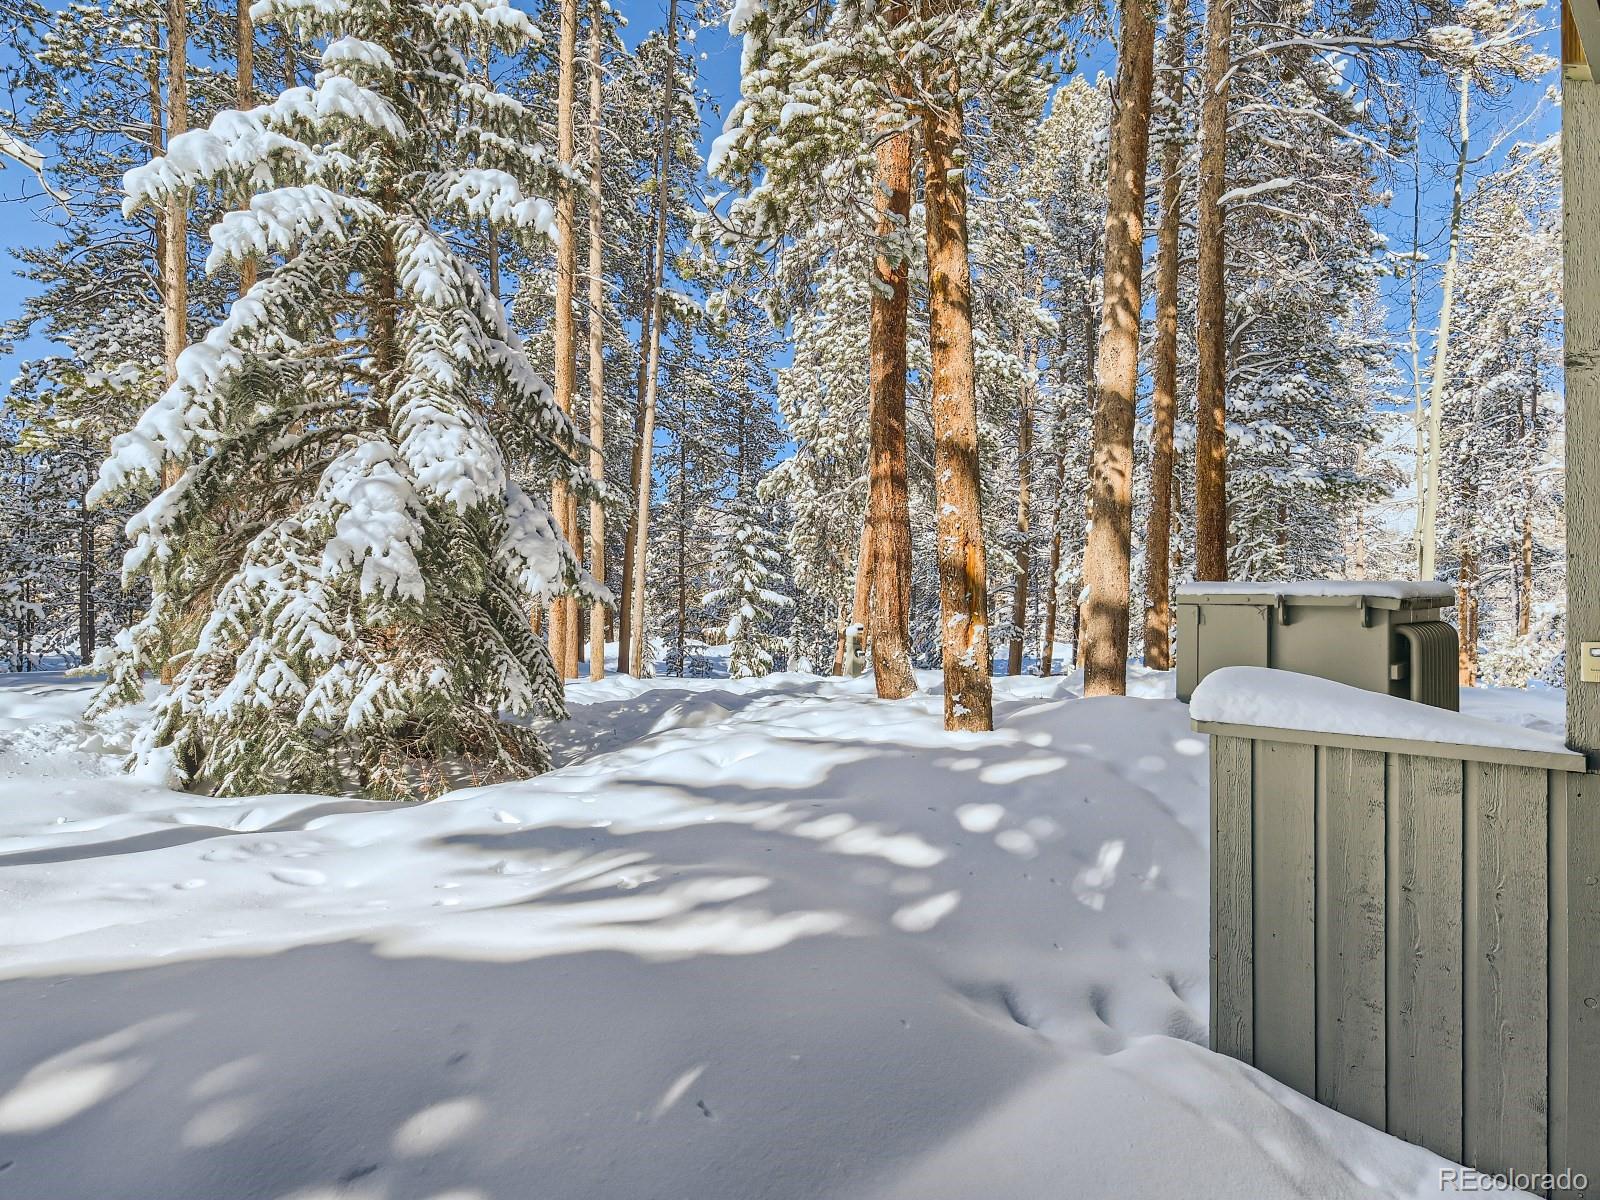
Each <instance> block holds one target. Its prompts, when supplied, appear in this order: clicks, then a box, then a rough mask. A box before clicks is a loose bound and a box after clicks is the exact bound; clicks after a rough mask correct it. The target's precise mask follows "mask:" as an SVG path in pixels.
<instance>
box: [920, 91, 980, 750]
mask: <svg viewBox="0 0 1600 1200" xmlns="http://www.w3.org/2000/svg"><path fill="white" fill-rule="evenodd" d="M930 74H931V76H932V77H931V78H930V79H929V80H928V81H927V86H926V91H927V93H928V95H929V97H930V99H929V102H928V104H927V107H925V108H924V110H923V113H922V153H923V187H924V193H925V195H924V203H925V207H926V210H927V253H928V341H929V347H930V350H931V358H932V362H933V436H934V457H933V474H934V506H935V508H936V509H937V511H938V514H939V516H938V525H937V532H938V562H939V609H940V617H941V631H942V635H943V638H942V640H943V643H944V724H945V728H946V729H968V730H988V729H992V728H994V708H993V697H992V684H991V683H990V680H989V670H990V657H989V588H988V579H987V568H986V565H985V563H984V551H983V515H982V507H981V490H980V489H981V486H982V483H981V476H980V470H979V463H978V405H977V395H976V392H975V390H974V380H973V373H974V371H973V348H972V273H971V263H970V262H969V260H968V256H967V185H966V166H965V163H966V153H965V148H964V146H963V132H964V131H963V129H962V111H961V89H960V76H959V67H958V66H957V65H956V64H955V63H954V62H945V63H940V64H938V65H937V66H935V67H934V68H933V70H932V71H931V73H930Z"/></svg>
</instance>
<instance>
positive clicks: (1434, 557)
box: [1420, 71, 1477, 675]
mask: <svg viewBox="0 0 1600 1200" xmlns="http://www.w3.org/2000/svg"><path fill="white" fill-rule="evenodd" d="M1459 93H1460V101H1459V114H1458V137H1457V141H1456V173H1455V183H1454V186H1453V189H1452V191H1451V193H1450V252H1449V254H1448V255H1447V256H1446V258H1445V260H1444V279H1443V280H1442V281H1441V283H1440V285H1439V332H1438V336H1437V337H1435V339H1434V343H1433V381H1432V383H1431V385H1430V386H1429V389H1428V478H1427V495H1426V500H1425V501H1424V503H1423V509H1422V560H1421V564H1420V574H1421V575H1422V578H1423V579H1432V578H1433V577H1434V575H1435V574H1436V573H1437V572H1438V558H1439V487H1440V482H1439V480H1440V458H1441V453H1442V451H1443V446H1442V445H1441V442H1440V439H1441V437H1442V433H1441V426H1442V424H1443V421H1442V418H1443V414H1444V384H1445V377H1446V375H1447V373H1448V372H1449V369H1450V317H1451V311H1452V309H1453V308H1454V305H1455V292H1456V273H1457V272H1456V262H1457V256H1458V254H1459V251H1460V243H1461V197H1462V187H1461V184H1462V180H1463V179H1464V178H1465V177H1466V173H1467V151H1468V146H1469V144H1470V142H1471V126H1470V125H1469V124H1468V115H1469V106H1470V102H1471V98H1472V77H1471V75H1470V74H1469V73H1468V72H1466V71H1463V72H1462V73H1461V83H1460V86H1459ZM1462 647H1463V650H1462V653H1463V654H1465V652H1466V651H1465V647H1466V640H1465V638H1463V639H1462ZM1476 665H1477V659H1476V654H1475V653H1474V659H1473V671H1474V675H1476Z"/></svg>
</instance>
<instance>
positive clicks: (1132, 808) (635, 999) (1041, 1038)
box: [0, 675, 1444, 1200]
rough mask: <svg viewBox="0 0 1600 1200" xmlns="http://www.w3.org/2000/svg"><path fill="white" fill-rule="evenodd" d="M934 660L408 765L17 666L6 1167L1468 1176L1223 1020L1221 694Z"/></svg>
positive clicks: (336, 1182) (619, 1186)
mask: <svg viewBox="0 0 1600 1200" xmlns="http://www.w3.org/2000/svg"><path fill="white" fill-rule="evenodd" d="M934 683H935V680H934V679H933V678H932V677H925V678H924V679H923V684H924V691H923V692H922V693H920V694H919V695H918V696H916V697H914V698H912V699H910V700H907V701H902V702H898V703H884V702H880V701H878V700H877V699H876V698H875V697H874V696H873V695H872V692H871V681H870V680H865V681H863V680H848V681H846V680H828V679H819V678H815V677H809V676H798V675H784V676H774V677H770V678H768V679H766V680H760V681H757V680H741V681H736V682H728V681H706V682H704V683H700V682H694V683H686V682H680V681H671V680H656V681H649V682H640V681H638V680H631V679H621V680H619V679H608V680H606V681H604V682H602V683H598V684H578V685H573V686H571V687H570V689H569V692H570V698H571V707H572V711H573V714H574V719H573V720H572V721H571V722H570V723H568V724H567V725H565V726H560V727H556V728H555V729H553V730H552V731H551V741H552V746H553V749H554V751H555V754H556V758H557V761H558V762H560V763H562V764H564V765H563V766H562V767H561V768H560V769H557V770H554V771H552V772H550V773H549V774H546V775H544V776H541V777H540V778H537V779H534V780H530V781H527V782H522V783H512V784H506V785H501V786H496V787H487V788H481V789H469V790H465V791H458V792H453V793H450V794H448V795H446V796H444V797H442V798H440V799H439V800H437V801H434V802H432V803H429V804H423V805H415V806H399V805H378V804H369V803H366V802H363V801H358V800H349V799H341V798H336V797H327V796H320V797H319V796H260V797H252V798H248V799H242V800H216V799H210V798H206V797H198V796H189V795H183V794H179V793H175V792H170V791H166V790H164V789H162V788H159V787H157V786H154V785H152V784H149V783H143V782H139V781H137V780H133V779H129V778H128V777H126V776H123V775H120V774H119V773H118V771H117V768H118V765H119V763H120V762H121V761H122V758H123V750H122V749H120V748H119V746H120V745H121V743H122V741H123V740H124V736H125V735H124V733H123V732H121V731H119V729H118V728H116V727H113V726H110V725H107V724H105V723H101V724H98V725H95V726H90V725H87V724H85V723H83V722H81V721H79V720H78V719H77V718H76V717H75V716H74V715H73V711H74V709H75V708H76V707H77V706H79V705H81V703H82V700H83V692H82V688H83V686H84V685H81V684H77V683H73V682H69V681H63V680H60V679H55V680H49V679H46V680H39V679H34V680H31V681H27V682H25V683H14V682H13V679H9V678H0V791H3V793H4V794H5V797H6V798H5V801H4V803H3V804H0V867H3V868H4V878H5V887H6V893H7V896H6V898H7V916H6V920H5V922H4V924H3V926H0V945H3V953H0V1006H3V1010H4V1012H5V1014H6V1028H7V1034H8V1036H7V1037H6V1038H4V1039H0V1164H4V1167H3V1168H0V1170H3V1172H4V1188H3V1191H4V1194H5V1196H6V1197H7V1200H35V1198H37V1200H61V1198H62V1197H77V1196H84V1197H87V1196H93V1197H96V1200H148V1198H149V1197H152V1196H160V1197H162V1198H163V1200H246V1198H250V1200H253V1198H256V1197H260V1198H265V1200H313V1198H322V1197H330V1198H331V1197H334V1196H339V1197H355V1198H357V1200H444V1198H446V1197H449V1198H450V1200H491V1198H492V1200H516V1198H519V1197H524V1196H532V1195H540V1196H550V1197H560V1198H561V1200H590V1198H592V1200H617V1198H619V1197H629V1196H657V1197H664V1198H673V1200H676V1198H684V1200H688V1198H691V1197H693V1198H699V1197H719V1198H720V1197H730V1198H731V1197H740V1198H745V1197H749V1198H754V1197H763V1198H765V1197H776V1198H791V1197H792V1198H794V1200H802V1198H806V1200H809V1198H814V1197H829V1198H858V1197H859V1198H862V1200H867V1198H883V1200H889V1198H905V1200H911V1198H913V1197H915V1198H917V1200H927V1198H930V1197H933V1198H938V1197H950V1198H965V1197H974V1198H979V1197H981V1198H988V1197H991V1196H997V1195H998V1196H1006V1197H1008V1198H1017V1200H1030V1198H1034V1197H1037V1198H1039V1200H1044V1198H1046V1197H1050V1198H1055V1197H1060V1196H1063V1195H1071V1196H1083V1197H1099V1196H1105V1197H1110V1196H1127V1195H1146V1194H1152V1193H1154V1194H1161V1195H1166V1194H1171V1195H1189V1196H1216V1197H1236V1196H1251V1197H1263V1198H1268V1197H1278V1196H1283V1197H1288V1196H1304V1195H1317V1196H1327V1197H1344V1196H1351V1197H1355V1196H1373V1195H1381V1196H1413V1195H1418V1196H1420V1195H1435V1196H1436V1195H1438V1194H1439V1188H1438V1178H1439V1177H1438V1171H1439V1169H1440V1168H1441V1167H1442V1166H1444V1164H1443V1163H1442V1161H1441V1160H1439V1159H1437V1158H1435V1157H1434V1156H1432V1155H1430V1154H1427V1153H1426V1152H1424V1151H1422V1150H1420V1149H1417V1148H1415V1147H1411V1146H1407V1145H1404V1144H1402V1143H1399V1142H1397V1141H1395V1140H1393V1139H1391V1138H1388V1137H1387V1136H1385V1135H1383V1134H1380V1133H1377V1132H1375V1131H1373V1130H1369V1129H1366V1128H1364V1127H1362V1126H1359V1125H1357V1124H1355V1123H1353V1122H1351V1121H1348V1120H1346V1119H1345V1118H1342V1117H1339V1116H1337V1115H1335V1114H1333V1113H1330V1112H1328V1111H1326V1110H1324V1109H1321V1108H1319V1107H1318V1106H1317V1105H1315V1104H1313V1103H1312V1102H1310V1101H1308V1100H1305V1099H1303V1098H1301V1097H1298V1096H1295V1095H1294V1094H1292V1093H1290V1092H1288V1091H1286V1090H1285V1089H1283V1088H1281V1087H1279V1086H1278V1085H1277V1084H1275V1083H1273V1082H1271V1081H1270V1080H1267V1079H1265V1078H1264V1077H1263V1076H1261V1075H1259V1074H1258V1073H1256V1072H1255V1071H1253V1070H1252V1069H1251V1068H1249V1067H1246V1066H1243V1065H1242V1064H1239V1063H1236V1062H1233V1061H1231V1060H1228V1059H1225V1058H1221V1057H1218V1056H1215V1055H1212V1054H1211V1053H1209V1052H1208V1051H1206V1050H1205V1049H1203V1043H1204V1039H1205V1020H1206V1013H1205V1008H1206V1000H1207V987H1206V970H1207V966H1206V928H1207V918H1206V905H1207V896H1208V890H1207V881H1206V848H1205V836H1206V826H1207V821H1206V799H1205V775H1206V758H1205V739H1204V738H1203V737H1202V736H1199V735H1197V734H1195V733H1193V732H1191V731H1190V729H1189V727H1188V723H1187V716H1188V714H1187V712H1186V711H1185V709H1184V707H1183V706H1182V705H1179V704H1177V703H1175V702H1174V701H1172V700H1171V699H1169V698H1151V699H1135V698H1129V699H1121V698H1114V699H1112V698H1108V699H1096V700H1084V699H1080V698H1078V696H1077V694H1076V690H1077V689H1076V686H1075V681H1072V680H1060V679H1048V680H1047V679H1037V678H1035V679H1020V680H1016V681H1011V680H1000V681H997V705H996V715H997V719H998V723H999V728H998V730H997V732H995V733H992V734H949V733H945V732H944V731H943V730H942V729H941V728H940V710H941V705H942V701H941V698H940V697H939V696H938V695H937V694H935V692H934V691H933V684H934ZM1138 686H1139V688H1140V690H1141V691H1143V692H1146V693H1150V694H1158V693H1159V694H1162V695H1164V696H1166V697H1170V695H1171V679H1170V676H1157V675H1142V676H1141V677H1140V679H1139V681H1138ZM96 739H98V741H97V740H96Z"/></svg>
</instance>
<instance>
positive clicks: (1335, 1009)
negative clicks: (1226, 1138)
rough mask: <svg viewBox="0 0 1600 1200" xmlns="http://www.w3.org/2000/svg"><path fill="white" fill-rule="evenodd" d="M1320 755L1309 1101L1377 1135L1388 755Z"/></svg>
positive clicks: (1382, 1084) (1329, 751)
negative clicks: (1313, 1074) (1313, 1085)
mask: <svg viewBox="0 0 1600 1200" xmlns="http://www.w3.org/2000/svg"><path fill="white" fill-rule="evenodd" d="M1318 757H1319V760H1320V761H1319V764H1318V768H1317V781H1318V786H1317V859H1316V892H1317V908H1316V912H1317V930H1318V936H1317V977H1316V978H1317V1005H1316V1017H1317V1059H1316V1068H1317V1099H1318V1100H1319V1101H1321V1102H1322V1103H1323V1104H1326V1105H1327V1106H1328V1107H1329V1108H1334V1109H1337V1110H1338V1111H1339V1112H1342V1113H1344V1114H1346V1115H1347V1116H1351V1117H1354V1118H1356V1120H1358V1121H1365V1122H1366V1123H1367V1124H1369V1125H1375V1126H1377V1127H1378V1128H1380V1129H1381V1128H1383V1126H1384V1123H1385V1118H1386V1102H1385V1101H1386V1097H1385V1093H1386V1086H1387V1073H1386V1066H1385V1041H1386V1033H1387V1031H1386V1028H1385V1021H1384V1008H1385V987H1384V967H1385V964H1384V910H1385V903H1384V901H1385V895H1384V891H1385V880H1386V876H1385V871H1384V857H1385V854H1384V852H1385V844H1384V808H1385V806H1384V774H1385V766H1386V759H1387V756H1386V755H1385V754H1383V753H1382V752H1380V751H1376V750H1347V749H1342V748H1340V747H1338V746H1324V747H1319V748H1318Z"/></svg>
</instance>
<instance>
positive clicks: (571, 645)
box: [550, 0, 578, 679]
mask: <svg viewBox="0 0 1600 1200" xmlns="http://www.w3.org/2000/svg"><path fill="white" fill-rule="evenodd" d="M577 51H578V0H561V33H560V49H559V52H558V74H557V78H556V158H557V160H558V161H559V162H560V164H561V173H560V174H559V176H558V178H557V181H556V236H557V242H556V311H555V319H554V322H553V325H554V334H555V395H556V407H557V408H559V409H560V410H561V411H562V412H563V413H566V414H568V415H569V416H570V415H571V413H572V399H573V393H574V392H575V391H576V390H577V382H578V376H577V361H578V360H577V330H576V327H575V322H574V320H573V311H572V300H573V290H574V284H575V282H576V277H577V274H578V239H577V237H576V233H577V230H576V228H575V227H576V224H577V221H576V210H575V205H574V197H573V194H572V179H571V171H572V160H573V154H574V134H573V119H572V118H573V112H572V104H573V93H574V82H575V81H574V78H573V77H574V76H575V75H576V73H577V69H578V64H577ZM572 511H573V509H572V497H571V495H570V494H569V489H568V487H567V481H566V480H565V479H561V478H559V477H558V478H557V479H555V480H554V481H553V482H552V483H551V485H550V514H551V516H553V517H554V518H555V520H556V524H557V526H558V527H559V528H560V530H561V536H562V537H563V538H564V539H566V542H567V544H568V545H569V546H576V545H577V544H578V537H577V533H578V531H577V529H576V528H574V525H573V523H571V521H570V518H571V516H572ZM577 615H578V611H577V602H576V600H575V599H574V598H573V597H571V596H567V595H560V596H553V597H552V598H551V600H550V657H551V658H552V659H554V660H555V664H556V671H557V673H559V674H560V676H561V677H562V678H563V679H571V678H572V677H573V676H575V675H576V674H577V673H578V662H577V658H578V630H577V628H576V625H577V621H576V618H577Z"/></svg>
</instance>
